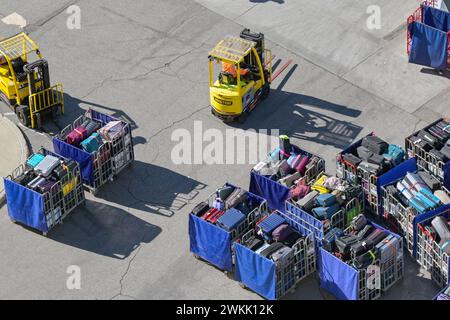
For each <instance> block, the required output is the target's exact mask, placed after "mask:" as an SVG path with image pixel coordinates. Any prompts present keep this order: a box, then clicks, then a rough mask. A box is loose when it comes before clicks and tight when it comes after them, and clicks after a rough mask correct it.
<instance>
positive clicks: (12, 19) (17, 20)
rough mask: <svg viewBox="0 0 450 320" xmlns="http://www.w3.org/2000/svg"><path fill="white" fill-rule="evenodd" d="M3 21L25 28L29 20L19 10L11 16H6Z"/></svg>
mask: <svg viewBox="0 0 450 320" xmlns="http://www.w3.org/2000/svg"><path fill="white" fill-rule="evenodd" d="M2 22H3V23H5V24H11V25H14V26H18V27H20V28H25V27H26V25H27V20H25V18H24V17H22V16H21V15H20V14H18V13H17V12H14V13H11V14H10V15H9V16H6V17H4V18H3V19H2Z"/></svg>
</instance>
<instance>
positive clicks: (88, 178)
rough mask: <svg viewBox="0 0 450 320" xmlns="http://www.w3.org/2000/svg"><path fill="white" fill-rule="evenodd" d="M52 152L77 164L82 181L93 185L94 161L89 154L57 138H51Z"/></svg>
mask: <svg viewBox="0 0 450 320" xmlns="http://www.w3.org/2000/svg"><path fill="white" fill-rule="evenodd" d="M53 150H55V152H56V153H57V154H59V155H62V156H63V157H66V158H69V159H72V160H75V161H76V162H78V164H79V165H80V171H81V177H82V179H83V181H84V182H86V183H88V184H90V185H92V184H94V161H93V159H92V155H91V154H90V153H88V152H86V151H84V150H82V149H78V148H77V147H74V146H72V145H70V144H68V143H66V142H64V141H61V140H59V139H57V138H53Z"/></svg>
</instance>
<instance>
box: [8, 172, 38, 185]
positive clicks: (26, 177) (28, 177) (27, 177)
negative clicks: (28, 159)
mask: <svg viewBox="0 0 450 320" xmlns="http://www.w3.org/2000/svg"><path fill="white" fill-rule="evenodd" d="M35 178H36V174H35V173H34V171H33V170H29V171H25V172H24V173H22V174H21V175H20V176H18V177H17V178H15V179H13V181H14V182H16V183H18V184H20V185H22V186H26V185H27V184H28V183H30V182H31V181H32V180H34V179H35Z"/></svg>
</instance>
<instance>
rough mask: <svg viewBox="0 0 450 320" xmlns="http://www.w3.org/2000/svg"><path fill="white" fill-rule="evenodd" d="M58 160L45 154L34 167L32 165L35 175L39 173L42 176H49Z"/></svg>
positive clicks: (57, 164)
mask: <svg viewBox="0 0 450 320" xmlns="http://www.w3.org/2000/svg"><path fill="white" fill-rule="evenodd" d="M59 164H60V160H59V159H58V158H57V157H54V156H51V155H47V156H45V158H44V160H42V161H41V162H40V163H39V164H38V165H37V166H36V167H34V172H35V173H36V174H37V175H41V176H43V177H46V178H47V177H49V176H50V175H51V174H52V171H53V170H54V169H55V168H56V167H57V166H59Z"/></svg>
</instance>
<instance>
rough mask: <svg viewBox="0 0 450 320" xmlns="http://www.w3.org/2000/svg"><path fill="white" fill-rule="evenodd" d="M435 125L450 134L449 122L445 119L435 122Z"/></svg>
mask: <svg viewBox="0 0 450 320" xmlns="http://www.w3.org/2000/svg"><path fill="white" fill-rule="evenodd" d="M436 127H438V128H439V129H441V130H442V131H444V132H446V133H449V134H450V123H448V122H447V121H441V122H438V123H437V124H436Z"/></svg>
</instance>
